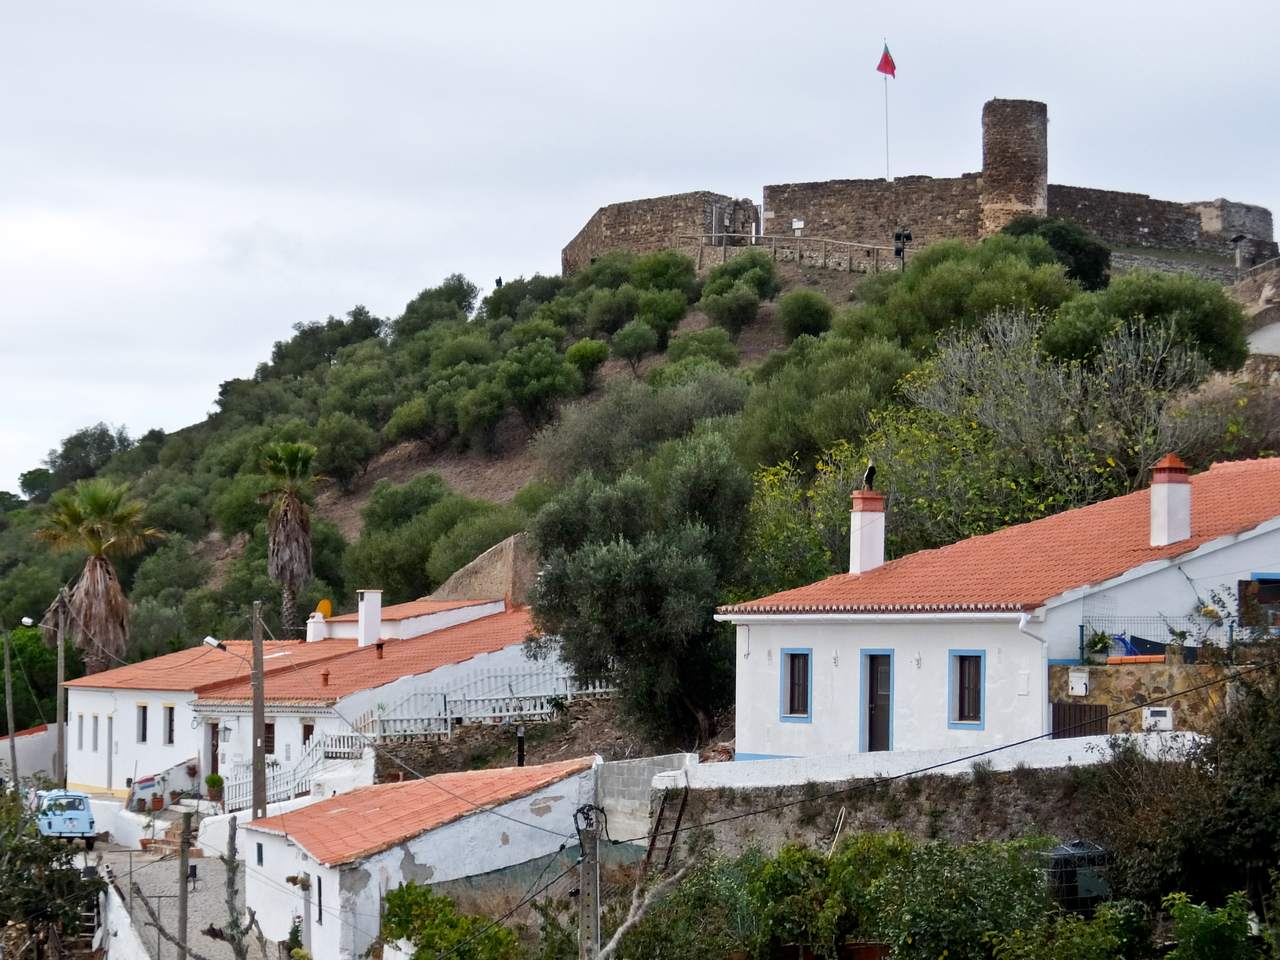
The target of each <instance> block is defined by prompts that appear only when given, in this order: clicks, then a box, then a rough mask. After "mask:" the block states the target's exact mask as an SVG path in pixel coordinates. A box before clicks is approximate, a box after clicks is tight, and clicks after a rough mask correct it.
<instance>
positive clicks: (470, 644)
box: [200, 607, 533, 704]
mask: <svg viewBox="0 0 1280 960" xmlns="http://www.w3.org/2000/svg"><path fill="white" fill-rule="evenodd" d="M532 632H533V621H532V619H531V618H530V616H529V611H528V609H527V608H525V607H517V608H516V609H513V610H508V611H505V612H503V613H495V614H491V615H490V616H487V617H480V618H479V619H477V620H471V621H468V622H467V623H460V624H458V625H457V626H453V627H446V628H445V629H443V630H435V631H432V632H431V633H425V634H423V635H422V636H419V637H411V638H409V639H406V640H384V641H383V643H382V659H379V658H378V650H377V647H376V646H375V645H373V644H370V645H369V646H367V647H360V648H358V649H355V650H352V651H351V652H349V653H347V654H346V655H345V656H342V657H341V658H339V659H336V660H330V661H328V662H326V663H317V664H311V665H308V666H305V667H301V668H299V669H297V670H289V671H285V672H283V673H282V672H277V673H276V674H274V675H273V676H269V677H267V678H266V698H267V700H268V701H269V702H272V703H280V702H283V703H315V704H329V703H333V702H335V701H336V700H338V699H339V698H340V697H345V696H346V695H347V694H349V693H354V692H356V691H357V690H368V689H370V688H372V687H380V686H382V685H383V684H384V683H390V682H391V681H392V680H397V679H399V678H400V677H408V676H413V675H415V674H421V673H427V672H429V671H431V670H434V669H436V668H437V667H442V666H444V665H445V664H449V663H461V662H462V661H464V660H470V659H471V658H472V657H475V656H478V655H479V654H482V653H493V652H495V651H497V650H501V649H503V648H504V647H509V646H511V645H512V644H515V643H523V642H524V640H525V638H526V637H528V636H529V634H530V633H532ZM326 642H332V641H326ZM326 672H327V673H328V675H329V677H328V684H327V685H326V684H325V682H324V676H323V674H325V673H326ZM251 696H252V691H251V690H250V689H249V683H248V680H247V678H240V679H239V680H237V681H236V682H231V683H225V684H223V685H221V686H219V687H218V688H217V689H208V688H206V690H205V692H204V694H203V695H202V696H201V698H200V700H201V703H247V702H248V701H249V699H250V697H251Z"/></svg>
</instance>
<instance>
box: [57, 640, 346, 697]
mask: <svg viewBox="0 0 1280 960" xmlns="http://www.w3.org/2000/svg"><path fill="white" fill-rule="evenodd" d="M226 646H227V649H226V650H219V649H217V648H216V647H207V646H205V645H203V644H201V645H200V646H198V647H188V648H187V649H186V650H179V651H177V652H176V653H167V654H165V655H164V656H162V657H152V658H151V659H150V660H143V661H142V662H140V663H131V664H129V665H128V666H124V667H116V668H115V669H114V670H104V671H102V672H101V673H94V674H90V675H89V676H87V677H80V678H79V679H78V680H68V681H67V684H66V685H67V686H68V687H86V688H92V689H99V690H193V691H195V692H196V693H199V692H200V691H201V690H205V689H208V688H209V687H214V686H217V685H218V684H220V683H226V682H227V681H229V680H235V679H237V678H239V679H244V680H245V681H246V682H247V681H248V678H249V664H248V660H249V659H250V657H252V656H253V649H252V647H253V645H252V644H251V643H250V642H249V641H248V640H228V641H227V642H226ZM355 648H356V641H355V640H320V641H317V642H315V643H304V642H303V641H301V640H268V641H266V642H265V644H264V650H263V660H262V669H263V674H264V676H267V677H270V676H271V675H272V674H273V673H278V672H280V671H281V670H286V669H289V668H292V667H297V666H300V665H303V664H310V663H316V662H317V661H321V660H329V659H332V658H334V657H338V656H341V655H342V654H344V653H350V652H351V651H352V650H354V649H355ZM241 658H243V659H241Z"/></svg>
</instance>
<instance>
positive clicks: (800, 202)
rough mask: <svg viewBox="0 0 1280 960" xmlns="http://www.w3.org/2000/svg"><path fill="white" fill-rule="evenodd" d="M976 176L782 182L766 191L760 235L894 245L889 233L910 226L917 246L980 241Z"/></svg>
mask: <svg viewBox="0 0 1280 960" xmlns="http://www.w3.org/2000/svg"><path fill="white" fill-rule="evenodd" d="M979 188H980V177H979V176H978V174H976V173H967V174H965V175H964V176H961V177H947V178H934V177H899V178H898V179H896V180H893V181H886V180H827V181H823V182H819V183H781V184H774V185H771V186H767V187H765V188H764V232H765V233H766V234H771V235H778V236H793V235H794V234H795V229H794V228H793V226H792V224H793V223H794V222H795V221H803V222H804V227H803V228H801V236H806V237H827V238H830V239H836V240H852V241H856V242H858V243H870V244H875V245H877V246H892V244H893V232H894V231H895V230H896V229H898V227H901V226H908V227H910V228H911V232H912V244H913V246H915V247H916V248H919V247H921V246H922V245H924V244H926V243H933V242H934V241H936V240H948V239H952V238H959V239H961V240H976V239H978V236H979V232H980V227H981V223H980V220H981V214H980V210H979V200H978V198H979Z"/></svg>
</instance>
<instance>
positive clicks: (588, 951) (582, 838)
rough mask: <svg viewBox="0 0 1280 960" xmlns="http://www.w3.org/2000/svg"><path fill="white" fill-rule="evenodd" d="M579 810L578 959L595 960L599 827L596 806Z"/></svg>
mask: <svg viewBox="0 0 1280 960" xmlns="http://www.w3.org/2000/svg"><path fill="white" fill-rule="evenodd" d="M578 813H579V814H580V815H581V816H582V821H583V822H582V825H581V826H579V827H578V846H579V847H580V848H581V852H582V862H581V866H580V867H579V870H578V960H595V958H596V957H597V956H598V955H599V953H600V826H599V823H598V822H597V820H596V808H595V807H593V806H590V805H588V806H585V807H583V808H581V809H580V810H579V811H578Z"/></svg>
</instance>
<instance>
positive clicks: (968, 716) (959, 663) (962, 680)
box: [947, 650, 987, 730]
mask: <svg viewBox="0 0 1280 960" xmlns="http://www.w3.org/2000/svg"><path fill="white" fill-rule="evenodd" d="M986 660H987V657H986V651H984V650H952V651H950V663H949V670H950V674H949V676H948V682H947V687H948V697H947V699H948V703H949V706H948V715H947V726H949V727H951V728H952V729H969V730H975V729H976V730H981V729H983V727H984V726H985V723H986V693H987V691H986V685H987V677H986V666H987V664H986Z"/></svg>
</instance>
